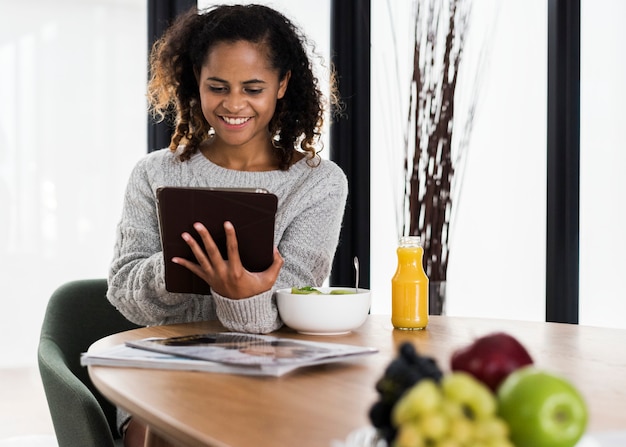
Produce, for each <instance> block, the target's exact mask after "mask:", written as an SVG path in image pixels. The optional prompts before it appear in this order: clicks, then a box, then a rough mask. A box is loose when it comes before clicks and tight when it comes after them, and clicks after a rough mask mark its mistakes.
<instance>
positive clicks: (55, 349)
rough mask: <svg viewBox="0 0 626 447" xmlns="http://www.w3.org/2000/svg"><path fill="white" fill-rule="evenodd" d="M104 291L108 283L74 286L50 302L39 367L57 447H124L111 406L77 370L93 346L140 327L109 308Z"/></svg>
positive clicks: (75, 283) (64, 287)
mask: <svg viewBox="0 0 626 447" xmlns="http://www.w3.org/2000/svg"><path fill="white" fill-rule="evenodd" d="M106 290H107V281H106V279H86V280H78V281H72V282H69V283H67V284H64V285H62V286H60V287H59V288H58V289H57V290H56V291H55V292H54V293H53V294H52V296H51V297H50V301H49V302H48V307H47V309H46V314H45V317H44V321H43V325H42V329H41V336H40V339H39V348H38V361H39V372H40V374H41V379H42V381H43V387H44V390H45V393H46V398H47V400H48V407H49V408H50V414H51V416H52V423H53V425H54V431H55V433H56V437H57V442H58V444H59V447H113V446H122V441H121V439H120V436H119V434H118V431H117V428H116V421H115V419H116V409H115V406H114V405H112V404H111V403H110V402H109V401H108V400H106V398H104V397H103V396H102V395H101V394H100V393H99V392H98V391H97V390H96V389H95V387H94V386H93V384H92V383H91V380H90V379H89V375H88V373H87V368H86V367H83V366H81V365H80V354H81V353H82V352H85V351H87V349H88V348H89V346H90V345H91V344H92V343H93V342H95V341H96V340H98V339H100V338H102V337H105V336H107V335H110V334H114V333H117V332H121V331H125V330H128V329H134V328H137V327H139V326H137V325H135V324H133V323H131V322H130V321H128V320H126V318H124V316H122V314H120V313H119V312H118V311H117V310H116V309H115V308H114V307H113V306H112V305H111V304H110V303H109V301H108V300H107V298H106Z"/></svg>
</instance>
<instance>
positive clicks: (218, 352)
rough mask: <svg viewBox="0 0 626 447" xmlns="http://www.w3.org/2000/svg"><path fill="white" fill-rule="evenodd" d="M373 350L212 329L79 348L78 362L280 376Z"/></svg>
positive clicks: (373, 349) (370, 348)
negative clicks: (87, 349)
mask: <svg viewBox="0 0 626 447" xmlns="http://www.w3.org/2000/svg"><path fill="white" fill-rule="evenodd" d="M376 352H378V350H377V349H376V348H372V347H363V346H353V345H347V344H339V343H325V342H315V341H306V340H296V339H290V338H285V337H277V336H272V335H256V334H244V333H238V332H216V333H207V334H194V335H187V336H180V337H168V338H144V339H140V340H134V341H129V342H126V343H125V344H123V345H116V346H113V347H111V348H108V349H104V350H100V351H97V352H93V353H92V352H86V353H83V354H82V356H81V364H82V365H83V366H87V365H102V366H124V367H134V368H158V369H178V370H192V371H209V372H218V373H232V374H245V375H262V376H281V375H283V374H286V373H288V372H290V371H293V370H294V369H296V368H301V367H304V366H311V365H319V364H323V363H331V362H338V361H347V360H350V359H352V358H354V357H357V356H363V355H367V354H374V353H376Z"/></svg>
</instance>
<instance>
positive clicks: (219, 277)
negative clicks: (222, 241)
mask: <svg viewBox="0 0 626 447" xmlns="http://www.w3.org/2000/svg"><path fill="white" fill-rule="evenodd" d="M193 227H194V228H195V230H196V231H197V232H198V234H199V235H200V238H201V239H202V243H203V244H204V249H205V250H206V253H205V250H203V249H202V247H200V245H199V244H198V243H197V242H196V240H195V239H194V238H193V237H192V236H191V235H190V234H189V233H183V234H182V238H183V239H184V240H185V242H187V245H189V247H190V248H191V251H192V252H193V254H194V256H195V257H196V260H197V261H198V263H197V264H196V263H193V262H191V261H188V260H186V259H183V258H178V257H176V258H172V262H174V263H176V264H179V265H182V266H183V267H186V268H188V269H189V270H191V271H192V272H193V273H195V274H196V275H198V276H199V277H200V278H202V279H203V280H205V281H206V282H207V284H209V285H210V286H211V289H213V290H215V292H217V293H219V294H220V295H222V296H225V297H228V298H231V299H241V298H248V297H251V296H254V295H258V294H259V293H262V292H265V291H267V290H270V289H271V288H272V286H273V285H274V283H275V282H276V279H277V278H278V272H280V269H281V267H282V266H283V264H284V262H285V261H284V260H283V258H282V256H281V255H280V253H279V252H278V249H277V248H276V247H274V260H273V262H272V265H271V266H270V267H269V268H268V269H267V270H265V271H264V272H249V271H248V270H246V269H245V268H244V267H243V265H242V264H241V259H240V258H239V245H238V243H237V235H236V234H235V227H233V224H232V223H230V222H224V231H225V233H226V251H227V253H228V260H224V258H222V254H221V253H220V251H219V249H218V248H217V245H216V244H215V241H213V238H212V237H211V234H210V233H209V231H208V230H207V229H206V227H205V226H204V225H202V224H201V223H199V222H196V223H195V224H194V226H193Z"/></svg>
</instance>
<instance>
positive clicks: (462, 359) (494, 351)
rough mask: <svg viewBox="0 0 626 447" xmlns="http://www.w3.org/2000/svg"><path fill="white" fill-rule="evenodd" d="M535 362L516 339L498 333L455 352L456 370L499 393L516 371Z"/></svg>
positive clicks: (453, 354)
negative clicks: (504, 383) (506, 379)
mask: <svg viewBox="0 0 626 447" xmlns="http://www.w3.org/2000/svg"><path fill="white" fill-rule="evenodd" d="M532 363H533V360H532V358H531V357H530V354H529V353H528V351H527V350H526V348H525V347H524V346H523V345H522V344H521V343H520V342H519V341H517V339H515V338H514V337H513V336H511V335H509V334H506V333H504V332H495V333H492V334H488V335H485V336H482V337H480V338H477V339H476V340H475V341H474V342H473V343H471V344H470V345H468V346H466V347H464V348H461V349H458V350H456V351H454V352H453V353H452V358H451V367H452V370H453V371H465V372H467V373H469V374H471V375H473V376H474V377H476V378H477V379H478V380H480V381H481V382H483V383H484V384H485V385H487V386H488V387H489V388H491V390H492V391H494V392H496V391H497V389H498V386H500V383H502V381H503V380H504V379H505V378H506V377H507V376H508V375H509V374H510V373H511V372H513V371H515V370H516V369H518V368H520V367H522V366H525V365H530V364H532Z"/></svg>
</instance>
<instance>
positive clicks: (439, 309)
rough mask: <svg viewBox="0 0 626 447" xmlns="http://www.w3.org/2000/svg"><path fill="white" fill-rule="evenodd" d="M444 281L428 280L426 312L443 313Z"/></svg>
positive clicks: (444, 299) (444, 298) (444, 306)
mask: <svg viewBox="0 0 626 447" xmlns="http://www.w3.org/2000/svg"><path fill="white" fill-rule="evenodd" d="M445 311H446V281H430V282H429V284H428V314H429V315H445Z"/></svg>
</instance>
